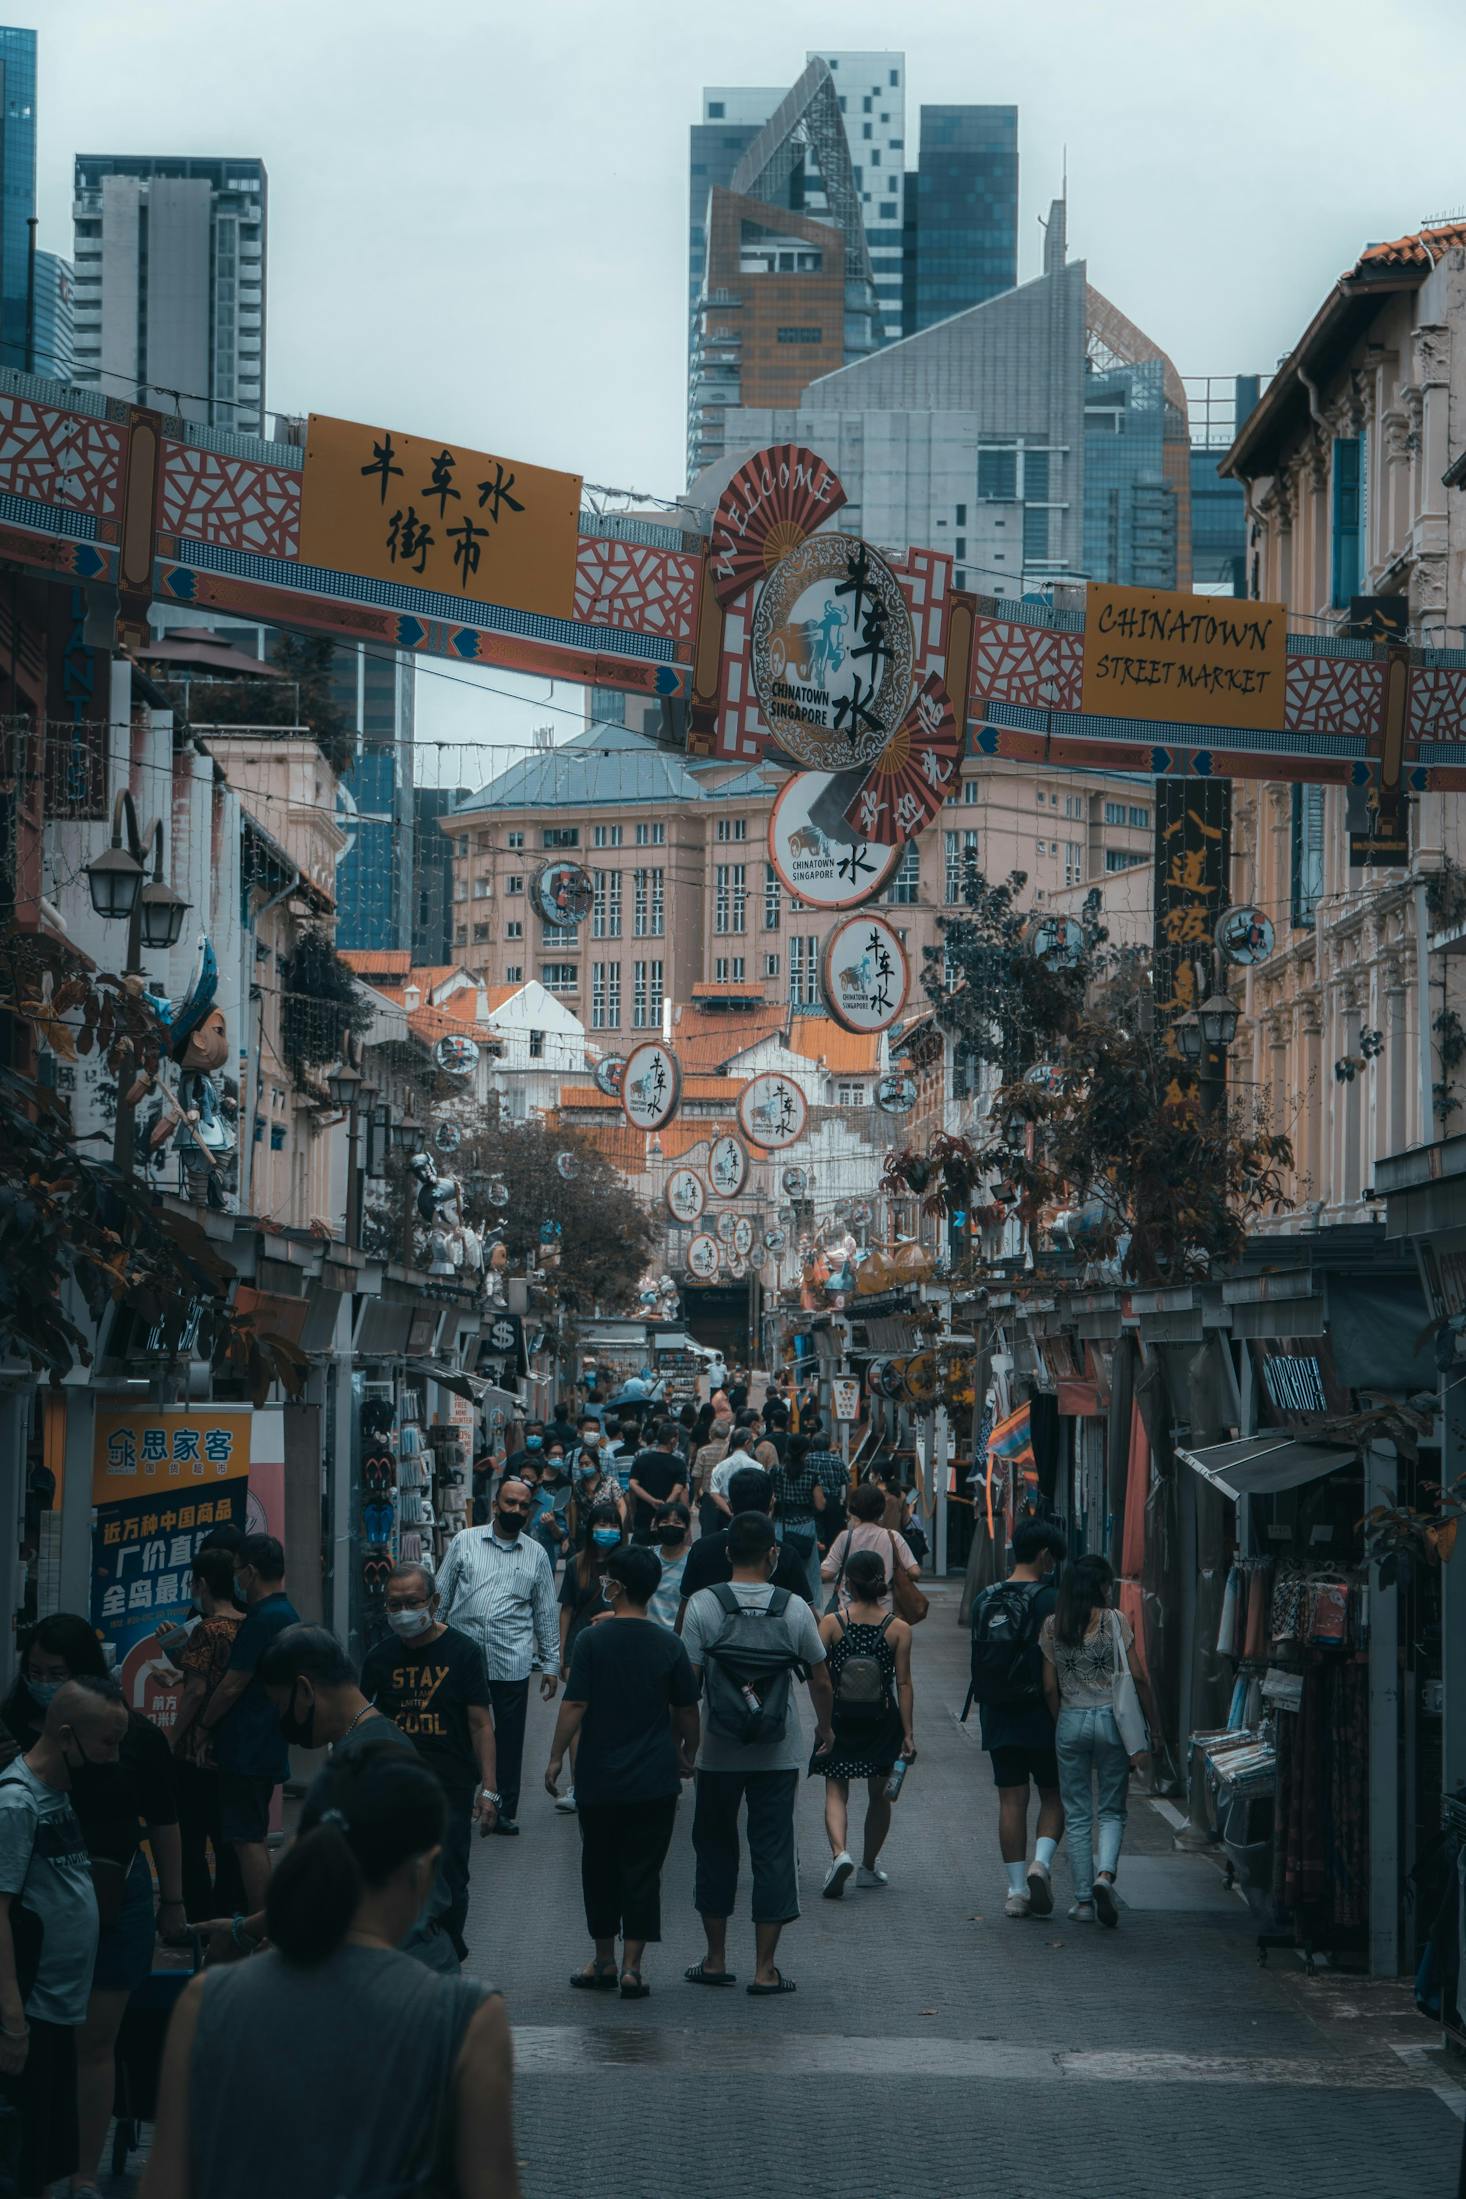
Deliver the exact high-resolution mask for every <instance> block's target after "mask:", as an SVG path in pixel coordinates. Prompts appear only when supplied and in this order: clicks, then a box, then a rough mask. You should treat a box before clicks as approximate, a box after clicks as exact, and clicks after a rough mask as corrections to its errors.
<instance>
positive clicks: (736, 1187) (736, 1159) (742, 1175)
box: [708, 1130, 748, 1199]
mask: <svg viewBox="0 0 1466 2199" xmlns="http://www.w3.org/2000/svg"><path fill="white" fill-rule="evenodd" d="M747 1181H748V1148H747V1146H746V1145H745V1144H744V1143H743V1140H742V1139H741V1138H735V1137H734V1135H733V1133H732V1131H731V1130H729V1131H726V1132H725V1133H724V1135H723V1136H722V1137H721V1138H714V1140H713V1143H712V1150H711V1151H710V1153H709V1154H708V1182H709V1183H710V1184H711V1185H712V1187H713V1190H714V1191H715V1192H716V1194H717V1196H718V1197H719V1198H720V1199H736V1198H737V1196H738V1194H739V1192H740V1191H741V1190H742V1189H743V1186H744V1185H745V1184H746V1183H747Z"/></svg>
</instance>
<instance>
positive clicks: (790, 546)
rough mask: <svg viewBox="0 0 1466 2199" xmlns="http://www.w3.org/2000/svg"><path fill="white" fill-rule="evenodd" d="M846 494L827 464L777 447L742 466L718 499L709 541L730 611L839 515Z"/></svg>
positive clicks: (711, 563) (715, 584) (714, 572)
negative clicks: (836, 514)
mask: <svg viewBox="0 0 1466 2199" xmlns="http://www.w3.org/2000/svg"><path fill="white" fill-rule="evenodd" d="M844 502H845V491H844V490H843V489H842V488H841V486H840V484H839V482H838V481H837V480H836V478H835V476H834V474H833V473H831V471H830V469H829V467H828V466H827V465H826V464H825V462H824V460H823V459H822V458H816V456H815V454H814V452H813V451H809V450H805V449H803V448H802V446H801V445H800V444H798V443H776V444H774V445H772V446H771V448H770V449H768V450H761V451H756V452H755V453H754V455H753V457H752V458H750V459H748V460H747V461H746V462H745V463H744V464H743V465H741V466H740V467H739V469H738V471H737V473H735V474H734V476H733V478H732V480H731V481H730V482H729V483H728V486H727V488H726V489H724V491H723V493H722V495H721V496H720V497H719V499H718V508H717V511H716V512H715V513H714V514H713V524H712V530H711V532H710V534H709V538H708V573H709V576H710V578H711V581H712V588H713V594H714V595H715V596H716V597H717V600H718V602H719V603H721V604H722V605H723V606H724V607H725V608H726V606H727V605H728V604H730V603H734V602H736V601H737V599H738V597H739V596H741V595H743V594H744V593H745V592H746V591H747V590H748V589H749V588H752V587H754V586H756V585H757V583H758V582H759V581H761V580H762V579H763V578H764V577H765V575H766V574H768V573H771V572H772V571H773V569H774V567H775V566H776V565H777V564H778V563H779V561H780V559H781V558H784V557H787V556H788V555H789V552H790V551H791V550H797V549H798V547H799V545H800V543H801V542H803V541H804V540H805V539H806V537H807V536H809V535H811V534H813V533H814V531H815V529H816V528H817V527H821V526H823V525H824V523H825V521H826V520H827V519H830V518H832V517H833V515H834V514H835V513H836V512H837V511H839V510H840V508H841V506H842V505H843V504H844Z"/></svg>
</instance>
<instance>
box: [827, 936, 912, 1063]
mask: <svg viewBox="0 0 1466 2199" xmlns="http://www.w3.org/2000/svg"><path fill="white" fill-rule="evenodd" d="M820 979H821V983H822V984H823V986H824V994H825V1005H826V1006H827V1007H828V1009H829V1011H830V1014H831V1015H832V1016H833V1017H834V1019H835V1021H836V1022H837V1023H839V1024H841V1025H842V1026H843V1027H844V1029H845V1030H847V1031H858V1032H861V1033H862V1034H865V1035H870V1034H873V1033H875V1032H877V1031H885V1030H889V1029H890V1027H891V1025H892V1024H893V1023H894V1022H895V1021H896V1018H897V1017H898V1016H899V1015H900V1013H901V1011H902V1009H903V1008H904V1007H905V1005H906V995H907V993H908V991H909V990H910V985H911V970H910V965H909V963H908V962H907V959H906V949H905V948H904V947H903V946H902V944H901V941H900V939H899V937H898V936H897V933H896V931H895V928H894V926H892V925H890V924H888V923H887V922H886V919H885V918H884V917H883V916H852V917H847V919H846V920H845V922H844V923H843V924H837V925H836V926H835V928H834V930H833V931H832V932H831V933H830V936H829V938H828V939H827V940H826V941H825V946H824V953H823V955H822V956H821V958H820Z"/></svg>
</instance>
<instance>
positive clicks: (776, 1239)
mask: <svg viewBox="0 0 1466 2199" xmlns="http://www.w3.org/2000/svg"><path fill="white" fill-rule="evenodd" d="M764 1243H765V1245H766V1246H767V1247H768V1249H769V1251H770V1252H782V1251H783V1249H784V1232H783V1230H782V1229H766V1230H765V1231H764Z"/></svg>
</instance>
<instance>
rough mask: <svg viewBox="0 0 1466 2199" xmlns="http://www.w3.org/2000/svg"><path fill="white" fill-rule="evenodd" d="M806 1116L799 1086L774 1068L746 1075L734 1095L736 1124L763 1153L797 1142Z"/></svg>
mask: <svg viewBox="0 0 1466 2199" xmlns="http://www.w3.org/2000/svg"><path fill="white" fill-rule="evenodd" d="M808 1116H809V1109H808V1107H807V1106H806V1104H805V1098H804V1094H803V1092H802V1091H801V1089H800V1087H799V1086H798V1085H797V1084H796V1083H795V1082H794V1080H793V1078H792V1077H786V1076H781V1075H780V1074H779V1072H778V1071H777V1070H774V1069H766V1070H764V1071H763V1073H762V1074H761V1075H759V1076H756V1077H750V1078H749V1080H748V1082H747V1084H745V1085H744V1087H743V1090H742V1091H741V1092H740V1094H739V1095H738V1127H739V1129H740V1130H741V1131H742V1132H743V1135H744V1136H745V1137H746V1138H747V1140H748V1142H749V1144H750V1145H756V1146H759V1147H760V1148H761V1149H762V1150H763V1151H764V1152H766V1153H777V1152H780V1151H782V1149H783V1148H784V1147H785V1146H786V1145H797V1144H798V1142H799V1140H800V1139H801V1138H802V1137H803V1136H804V1125H805V1122H806V1121H807V1119H808Z"/></svg>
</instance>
